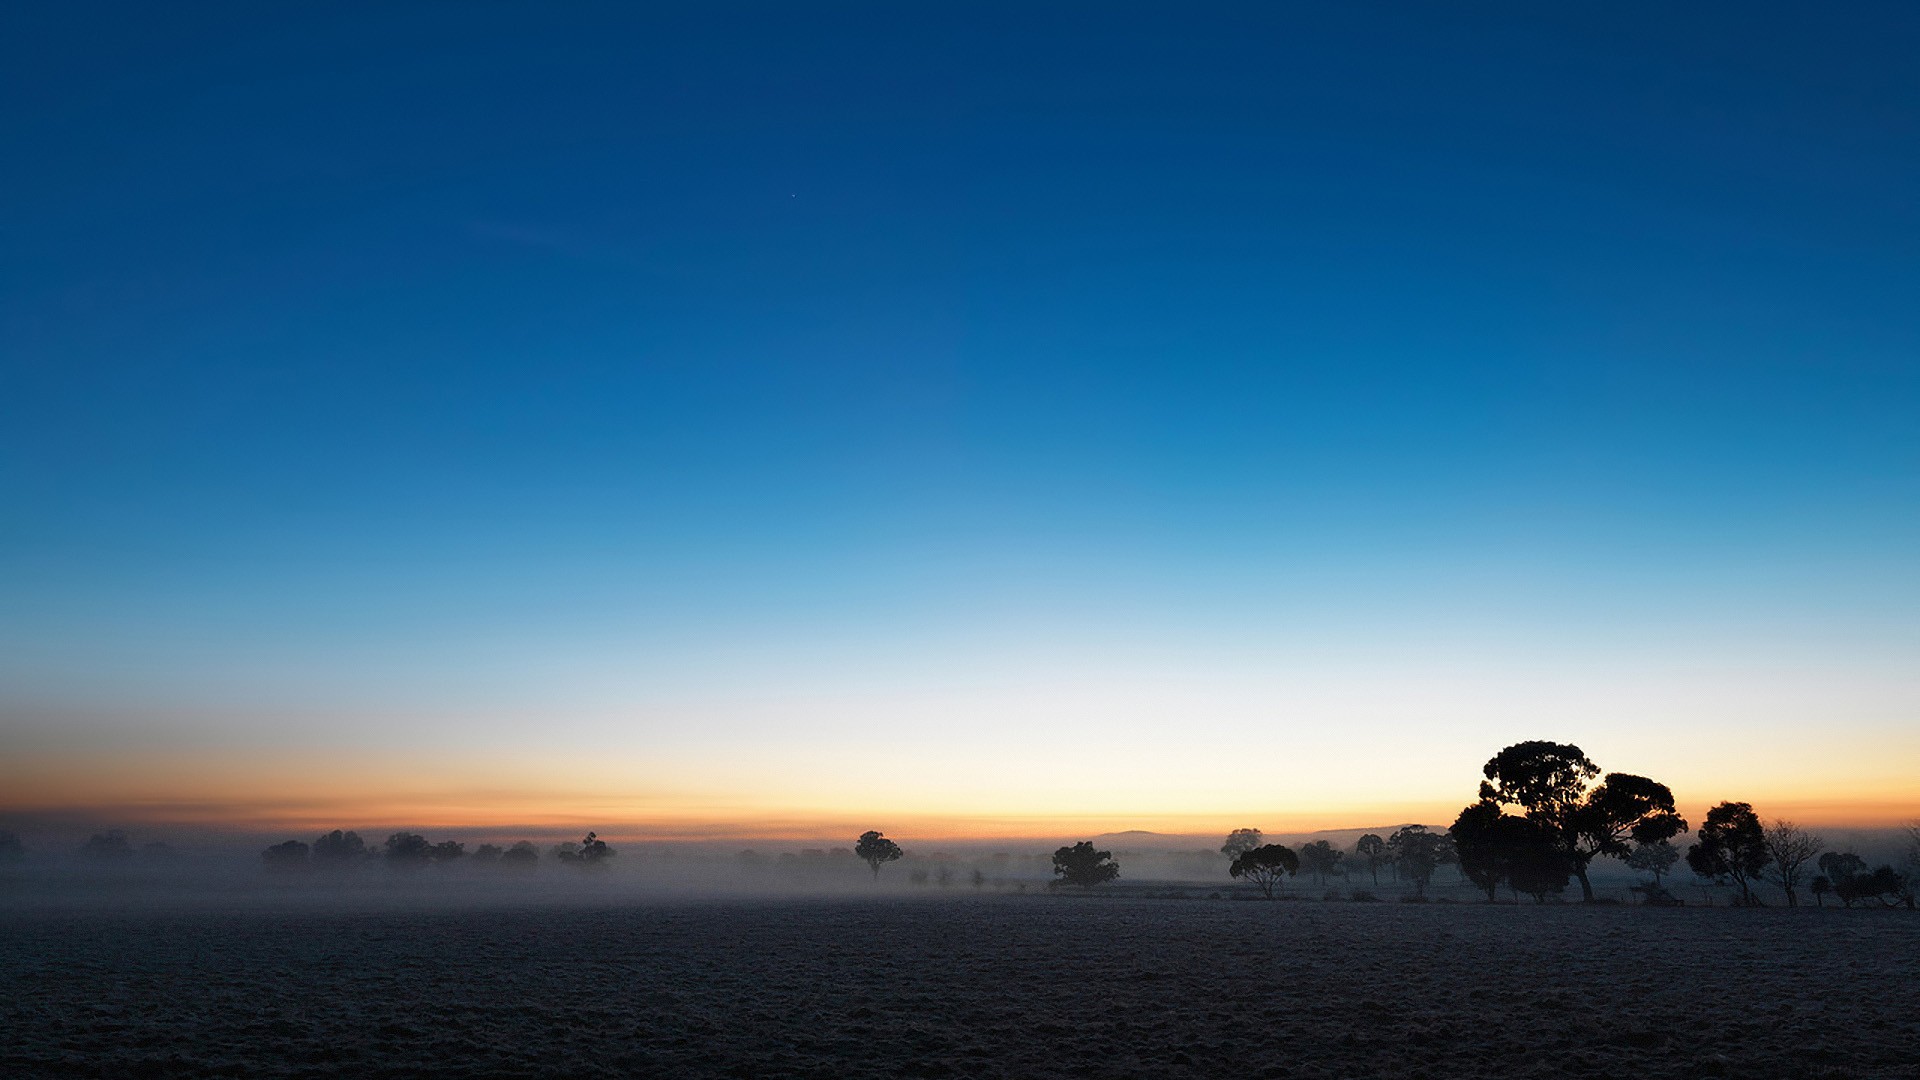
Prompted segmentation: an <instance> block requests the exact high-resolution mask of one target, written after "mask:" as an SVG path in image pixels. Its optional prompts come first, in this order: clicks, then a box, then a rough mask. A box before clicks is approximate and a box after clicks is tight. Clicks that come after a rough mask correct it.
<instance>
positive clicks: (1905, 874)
mask: <svg viewBox="0 0 1920 1080" xmlns="http://www.w3.org/2000/svg"><path fill="white" fill-rule="evenodd" d="M1482 773H1483V779H1482V780H1481V782H1480V790H1479V795H1478V798H1477V799H1476V800H1475V801H1474V802H1473V803H1471V804H1469V805H1468V806H1466V807H1465V808H1463V809H1462V810H1461V811H1460V813H1459V815H1458V816H1456V817H1455V818H1454V822H1453V824H1452V826H1450V827H1449V828H1448V829H1447V831H1446V833H1445V834H1440V833H1434V832H1429V831H1428V830H1427V829H1426V828H1424V827H1423V826H1419V825H1409V826H1407V827H1405V828H1403V829H1400V830H1399V831H1397V832H1395V833H1394V834H1393V835H1392V836H1391V837H1388V838H1385V839H1382V838H1381V837H1380V836H1379V835H1377V834H1373V833H1369V834H1367V835H1365V836H1362V837H1361V838H1360V840H1359V841H1358V842H1357V843H1356V844H1355V845H1354V848H1353V850H1352V851H1351V852H1343V851H1340V850H1338V849H1337V848H1335V847H1334V846H1333V845H1332V844H1331V843H1330V842H1329V841H1326V840H1315V841H1312V842H1311V843H1307V844H1304V845H1302V846H1301V848H1300V850H1299V851H1298V852H1295V851H1294V850H1292V849H1291V848H1288V847H1286V846H1284V845H1281V844H1268V843H1264V842H1263V839H1264V838H1263V837H1262V835H1261V833H1260V830H1258V829H1235V830H1233V832H1232V833H1230V834H1229V835H1228V836H1227V838H1226V842H1225V843H1224V844H1222V845H1221V848H1220V850H1221V852H1222V853H1223V854H1225V855H1226V856H1227V857H1228V858H1229V859H1230V860H1231V862H1230V864H1229V866H1228V869H1227V872H1228V873H1229V874H1230V875H1231V876H1232V877H1234V878H1236V879H1240V880H1245V881H1248V882H1251V883H1252V884H1254V885H1255V886H1257V887H1258V888H1259V889H1260V891H1261V893H1262V894H1263V895H1265V896H1267V897H1268V898H1269V899H1271V898H1272V897H1273V895H1274V894H1275V892H1276V891H1277V890H1279V889H1280V888H1282V887H1283V886H1284V884H1285V882H1286V880H1287V879H1288V878H1291V877H1293V876H1295V875H1297V874H1301V873H1306V874H1310V875H1312V876H1313V878H1314V879H1315V880H1316V881H1317V882H1319V883H1320V884H1322V885H1325V884H1326V883H1327V882H1328V881H1329V880H1330V879H1331V878H1334V877H1336V876H1351V873H1352V872H1353V870H1354V869H1357V868H1364V869H1365V870H1366V871H1367V872H1368V873H1369V874H1371V875H1372V877H1373V880H1374V882H1375V884H1378V883H1379V879H1380V878H1379V875H1380V871H1381V870H1382V869H1383V868H1385V869H1389V870H1391V871H1392V873H1393V874H1394V875H1395V876H1396V877H1397V878H1400V879H1401V880H1404V881H1407V882H1409V883H1411V884H1412V885H1413V887H1414V891H1415V895H1416V896H1424V895H1425V890H1426V887H1427V885H1428V883H1429V881H1430V880H1431V879H1432V877H1433V874H1434V871H1435V870H1436V869H1437V868H1438V867H1441V866H1445V865H1448V864H1453V865H1456V866H1458V868H1459V871H1460V874H1461V876H1462V877H1463V878H1465V879H1466V880H1467V881H1470V882H1472V883H1473V884H1474V885H1475V886H1476V887H1478V888H1480V889H1481V890H1484V891H1485V893H1486V895H1487V899H1488V900H1489V901H1493V900H1495V899H1497V898H1498V896H1499V890H1500V889H1501V888H1502V887H1505V888H1507V889H1508V890H1510V891H1511V892H1512V893H1513V894H1514V895H1515V896H1530V897H1532V898H1533V899H1534V900H1535V901H1536V902H1541V903H1544V902H1546V901H1547V900H1548V899H1549V898H1551V897H1555V896H1558V895H1559V894H1561V893H1562V892H1564V891H1565V890H1566V889H1567V888H1568V887H1569V886H1570V885H1571V884H1572V883H1573V882H1575V881H1578V882H1579V884H1580V892H1581V896H1582V897H1583V898H1584V899H1585V900H1587V901H1592V900H1593V899H1594V891H1593V883H1592V881H1591V879H1590V877H1589V868H1590V867H1591V866H1592V864H1593V861H1594V860H1595V859H1597V858H1600V857H1601V856H1606V857H1609V858H1615V859H1619V860H1621V861H1623V862H1624V863H1625V864H1626V865H1627V866H1629V867H1631V868H1633V869H1635V870H1639V871H1642V872H1644V873H1646V874H1648V875H1649V876H1650V878H1651V880H1650V881H1648V882H1646V883H1644V884H1641V885H1637V886H1634V891H1636V892H1639V893H1641V894H1642V895H1643V896H1645V898H1646V899H1647V900H1648V901H1649V902H1653V903H1678V902H1679V900H1678V899H1677V898H1676V897H1674V896H1673V894H1672V893H1671V892H1669V891H1668V890H1667V888H1666V875H1667V874H1668V873H1669V872H1670V871H1671V870H1672V869H1673V867H1674V866H1675V864H1676V863H1678V862H1679V861H1680V859H1681V857H1682V854H1681V850H1680V849H1679V848H1678V847H1676V846H1675V844H1674V839H1675V838H1676V837H1679V836H1680V835H1681V834H1683V833H1685V832H1687V830H1688V826H1687V821H1686V819H1685V818H1683V817H1681V816H1680V813H1679V811H1678V810H1677V809H1676V808H1675V805H1674V799H1673V792H1672V791H1671V790H1669V789H1668V787H1667V786H1666V785H1665V784H1662V783H1659V782H1657V781H1655V780H1651V779H1649V778H1647V777H1644V776H1637V775H1634V774H1632V773H1618V772H1616V773H1603V771H1602V770H1601V768H1600V767H1599V766H1598V765H1597V764H1595V763H1594V762H1593V761H1592V760H1591V759H1589V758H1588V757H1587V756H1586V754H1585V753H1583V752H1582V751H1581V749H1580V748H1579V747H1578V746H1574V745H1571V744H1567V743H1555V742H1546V741H1539V740H1536V741H1530V742H1522V743H1516V744H1514V745H1512V746H1509V747H1507V748H1505V749H1504V750H1501V751H1500V752H1499V753H1498V754H1495V755H1494V756H1493V757H1492V758H1490V759H1488V761H1487V763H1486V765H1485V766H1484V767H1483V769H1482ZM1907 832H1908V845H1907V846H1908V854H1907V856H1906V859H1905V863H1906V866H1905V869H1904V871H1903V870H1901V869H1896V868H1895V867H1894V866H1892V865H1891V864H1886V865H1881V866H1879V867H1876V868H1872V869H1869V868H1868V866H1867V863H1866V862H1865V861H1864V860H1862V859H1860V858H1859V857H1858V856H1856V855H1853V854H1850V853H1840V852H1827V853H1825V854H1822V851H1823V850H1824V847H1825V845H1824V844H1823V842H1822V841H1821V839H1820V838H1819V837H1817V836H1814V835H1812V834H1810V833H1808V832H1806V831H1805V830H1803V829H1801V828H1800V827H1799V826H1797V825H1795V824H1794V823H1793V822H1791V821H1775V822H1773V823H1772V824H1771V825H1763V824H1762V823H1761V821H1760V818H1759V816H1758V815H1757V814H1755V813H1754V810H1753V807H1751V806H1749V805H1748V804H1746V803H1736V802H1724V803H1721V804H1720V805H1718V806H1716V807H1714V808H1713V809H1712V810H1710V811H1708V813H1707V817H1706V820H1705V821H1704V822H1703V823H1702V824H1701V826H1700V830H1699V832H1698V834H1697V835H1696V837H1695V842H1694V843H1693V844H1691V845H1690V846H1689V847H1688V848H1687V849H1686V852H1685V858H1686V861H1687V865H1688V867H1689V868H1690V869H1692V870H1693V872H1694V873H1695V874H1696V875H1698V876H1699V877H1701V878H1703V879H1705V880H1708V881H1713V882H1716V883H1720V884H1726V885H1731V886H1732V887H1733V888H1735V889H1736V890H1737V900H1736V902H1737V903H1740V904H1758V903H1759V902H1760V900H1759V898H1758V896H1757V894H1756V893H1755V892H1754V887H1755V885H1756V884H1758V883H1760V882H1770V883H1772V884H1773V885H1776V886H1778V887H1779V888H1780V889H1781V891H1782V892H1783V893H1784V894H1785V896H1786V901H1787V904H1788V905H1789V906H1797V905H1798V904H1799V898H1800V893H1801V890H1802V889H1803V888H1804V889H1806V890H1808V891H1810V892H1812V894H1813V896H1814V898H1815V901H1816V902H1817V903H1824V902H1825V898H1826V897H1828V896H1833V897H1835V898H1836V899H1839V900H1840V901H1841V902H1842V903H1843V904H1845V905H1847V906H1852V905H1854V904H1857V903H1874V904H1884V905H1889V906H1891V905H1896V904H1897V905H1904V906H1908V907H1912V906H1915V904H1916V900H1917V899H1920V824H1915V825H1913V826H1910V827H1909V828H1908V830H1907ZM1813 869H1817V870H1818V871H1819V873H1818V874H1817V875H1813V873H1812V871H1813Z"/></svg>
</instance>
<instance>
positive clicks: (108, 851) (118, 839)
mask: <svg viewBox="0 0 1920 1080" xmlns="http://www.w3.org/2000/svg"><path fill="white" fill-rule="evenodd" d="M80 854H82V855H86V856H88V857H90V858H95V859H125V858H128V857H130V856H131V855H132V854H133V845H132V844H129V843H127V835H126V834H125V833H123V832H120V831H119V830H117V829H116V830H114V831H113V832H104V833H94V834H93V836H91V837H89V838H88V840H87V842H86V843H84V844H82V845H80Z"/></svg>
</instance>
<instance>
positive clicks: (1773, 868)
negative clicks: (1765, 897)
mask: <svg viewBox="0 0 1920 1080" xmlns="http://www.w3.org/2000/svg"><path fill="white" fill-rule="evenodd" d="M1761 835H1762V836H1763V837H1764V838H1765V840H1766V845H1767V858H1768V859H1769V860H1771V862H1770V864H1769V865H1768V867H1767V868H1766V873H1767V877H1768V878H1769V879H1770V880H1771V881H1772V882H1773V883H1774V884H1775V885H1778V886H1780V889H1781V891H1782V892H1784V893H1786V894H1787V906H1788V907H1799V906H1800V898H1799V896H1798V895H1796V892H1795V890H1796V889H1798V888H1799V885H1800V882H1801V881H1802V880H1803V879H1804V878H1805V877H1806V864H1807V863H1808V862H1809V861H1811V860H1812V859H1813V857H1814V856H1815V855H1818V854H1820V848H1821V847H1822V846H1823V845H1824V843H1825V842H1824V841H1822V840H1821V839H1820V838H1819V837H1818V836H1815V835H1813V834H1812V833H1810V832H1807V831H1806V830H1805V829H1802V828H1801V827H1800V826H1798V825H1795V824H1794V823H1793V822H1791V821H1782V820H1781V819H1779V818H1775V819H1774V822H1773V824H1771V825H1769V826H1767V827H1766V828H1765V829H1764V830H1762V832H1761Z"/></svg>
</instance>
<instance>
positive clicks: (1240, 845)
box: [1220, 829, 1260, 859]
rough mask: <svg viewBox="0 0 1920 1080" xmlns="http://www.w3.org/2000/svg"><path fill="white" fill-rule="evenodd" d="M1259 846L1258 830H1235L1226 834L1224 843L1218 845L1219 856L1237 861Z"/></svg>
mask: <svg viewBox="0 0 1920 1080" xmlns="http://www.w3.org/2000/svg"><path fill="white" fill-rule="evenodd" d="M1259 846H1260V830H1259V829H1235V830H1233V831H1232V832H1230V833H1228V834H1227V841H1226V843H1224V844H1221V845H1220V854H1222V855H1225V856H1226V857H1227V858H1229V859H1237V858H1239V857H1240V856H1242V855H1245V854H1246V853H1247V852H1249V851H1252V850H1253V849H1254V848H1257V847H1259Z"/></svg>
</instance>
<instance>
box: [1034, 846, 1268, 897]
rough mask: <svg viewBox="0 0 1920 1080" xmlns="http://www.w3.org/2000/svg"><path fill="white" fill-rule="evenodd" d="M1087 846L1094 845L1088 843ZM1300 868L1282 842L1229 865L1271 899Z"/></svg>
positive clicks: (1056, 859) (1230, 871)
mask: <svg viewBox="0 0 1920 1080" xmlns="http://www.w3.org/2000/svg"><path fill="white" fill-rule="evenodd" d="M1086 846H1088V847H1092V846H1093V845H1092V844H1088V845H1086ZM1060 850H1061V851H1065V850H1067V849H1066V848H1061V849H1060ZM1053 858H1054V862H1055V863H1056V864H1058V862H1059V861H1060V856H1059V855H1055V856H1054V857H1053ZM1299 869H1300V857H1299V856H1298V855H1295V854H1294V853H1293V850H1292V849H1291V848H1288V847H1286V846H1284V845H1281V844H1264V845H1262V846H1260V847H1257V848H1254V849H1253V850H1251V851H1243V852H1241V853H1240V854H1239V855H1236V856H1235V857H1234V860H1233V865H1232V866H1229V867H1227V873H1228V874H1229V875H1231V876H1233V877H1236V878H1245V879H1247V880H1248V881H1251V882H1253V883H1254V884H1255V885H1258V886H1259V887H1260V894H1261V895H1262V896H1265V897H1266V898H1267V899H1269V900H1271V899H1273V890H1274V887H1275V886H1277V885H1279V884H1280V883H1281V881H1282V880H1284V879H1285V878H1286V876H1287V875H1289V874H1292V873H1296V872H1298V871H1299Z"/></svg>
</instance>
